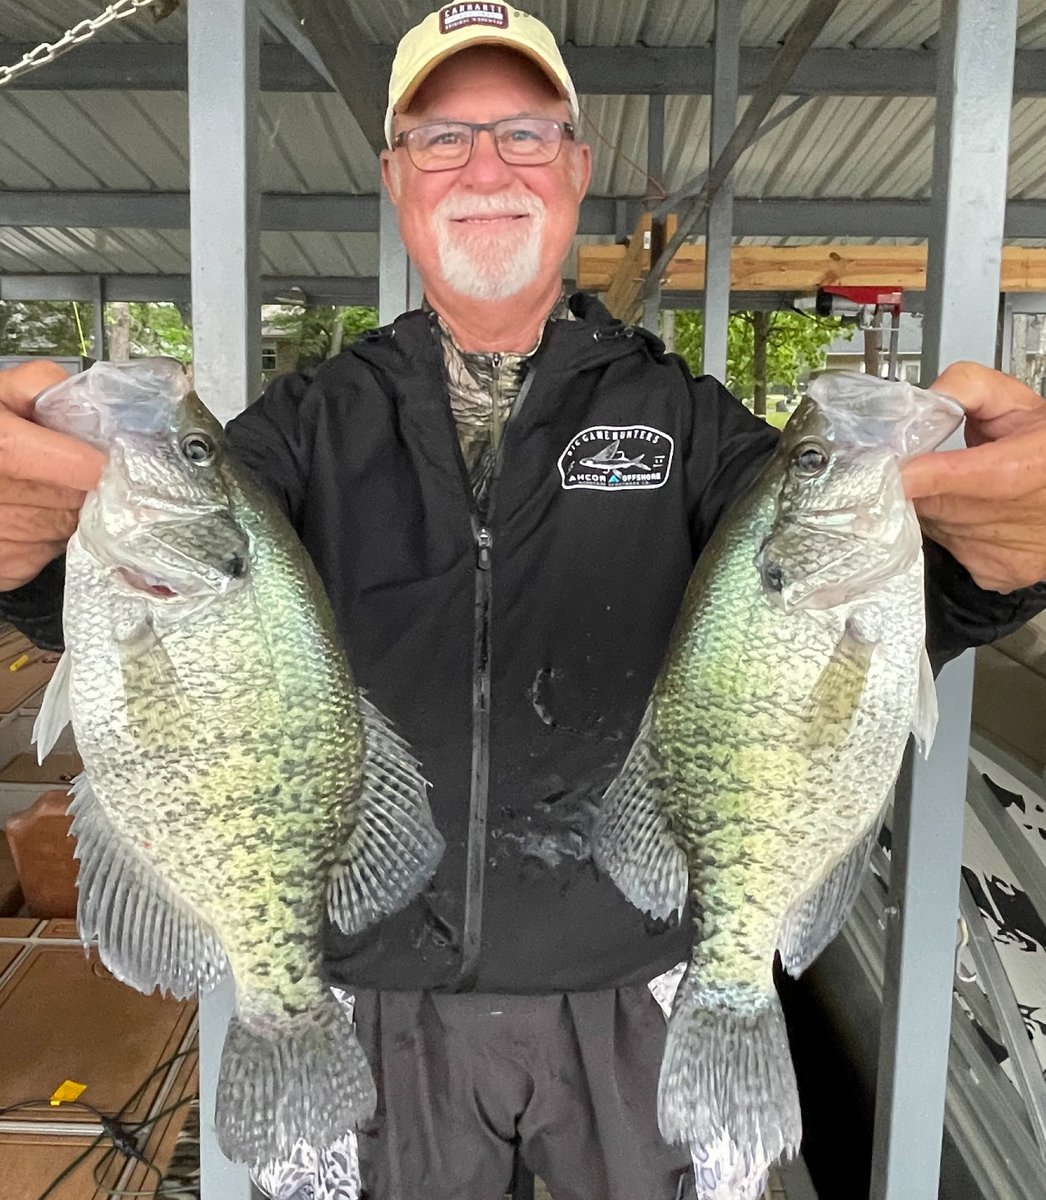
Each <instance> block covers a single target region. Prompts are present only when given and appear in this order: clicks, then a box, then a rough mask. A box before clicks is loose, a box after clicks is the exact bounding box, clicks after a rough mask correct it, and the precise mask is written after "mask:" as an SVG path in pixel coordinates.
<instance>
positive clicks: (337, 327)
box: [264, 304, 378, 370]
mask: <svg viewBox="0 0 1046 1200" xmlns="http://www.w3.org/2000/svg"><path fill="white" fill-rule="evenodd" d="M264 324H265V328H266V330H273V331H274V332H276V333H277V334H280V335H282V336H283V337H287V338H290V339H291V340H292V341H293V342H294V343H295V346H296V349H297V361H296V363H295V366H296V367H297V368H298V369H299V370H301V369H302V368H305V367H311V366H315V365H316V363H318V362H322V361H323V359H325V358H329V357H330V356H331V355H333V354H337V353H338V351H339V350H340V349H341V348H342V346H343V345H345V344H347V343H348V342H351V341H352V340H353V339H354V338H357V337H359V335H360V334H361V333H362V332H363V331H364V330H365V329H375V328H376V327H377V324H378V310H377V309H376V308H367V307H365V306H348V307H343V306H341V305H335V304H317V305H302V304H288V305H281V306H279V307H278V308H276V307H275V306H273V307H271V308H269V307H267V308H266V312H265V322H264Z"/></svg>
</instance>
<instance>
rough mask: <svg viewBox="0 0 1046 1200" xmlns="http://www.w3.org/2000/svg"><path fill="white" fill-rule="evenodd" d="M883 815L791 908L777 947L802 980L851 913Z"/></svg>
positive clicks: (793, 973) (787, 966)
mask: <svg viewBox="0 0 1046 1200" xmlns="http://www.w3.org/2000/svg"><path fill="white" fill-rule="evenodd" d="M881 825H882V814H880V815H879V816H878V817H877V818H876V819H875V820H874V821H873V822H872V824H871V826H870V828H869V829H868V830H867V832H866V833H865V834H864V835H863V836H862V837H861V838H860V839H859V840H858V841H857V842H856V843H855V845H854V846H853V848H852V849H851V850H850V851H849V852H848V853H846V854H845V855H843V857H842V858H841V859H840V860H839V862H837V863H836V864H835V866H834V867H833V868H832V870H831V871H829V873H828V874H827V875H826V876H825V877H824V879H823V880H821V882H820V883H818V884H817V885H815V886H814V887H813V888H812V889H811V890H810V891H808V892H807V893H806V894H805V895H803V896H801V897H800V898H799V899H798V900H797V901H796V902H795V904H793V905H792V907H791V908H790V909H789V911H788V914H787V915H786V917H785V919H784V921H783V922H782V924H781V931H780V933H779V934H778V938H777V948H778V950H779V951H780V953H781V965H782V966H783V967H784V969H785V970H786V971H787V972H788V974H789V975H791V976H792V977H793V978H795V979H798V978H799V976H800V975H801V974H802V973H803V972H804V971H805V970H806V968H807V967H808V966H810V964H811V963H812V962H813V961H814V959H816V958H817V956H818V955H819V954H820V953H821V951H822V950H824V948H825V947H826V946H827V945H828V943H829V942H830V941H832V940H833V939H834V938H835V936H836V934H837V933H838V932H839V930H840V929H842V927H843V925H844V923H845V921H846V918H847V917H848V916H849V915H850V909H851V908H853V905H854V901H855V900H856V899H857V893H858V891H859V890H860V887H861V881H862V880H863V879H864V873H865V871H866V869H867V867H868V860H869V859H870V858H871V856H872V850H873V849H874V848H875V843H876V841H877V840H878V837H879V828H880V826H881Z"/></svg>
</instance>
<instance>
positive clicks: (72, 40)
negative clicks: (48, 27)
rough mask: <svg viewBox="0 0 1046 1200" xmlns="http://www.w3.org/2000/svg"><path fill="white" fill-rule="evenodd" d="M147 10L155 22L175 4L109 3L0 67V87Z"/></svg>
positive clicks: (159, 0) (149, 0)
mask: <svg viewBox="0 0 1046 1200" xmlns="http://www.w3.org/2000/svg"><path fill="white" fill-rule="evenodd" d="M149 7H152V9H153V15H154V16H155V17H156V18H157V20H159V19H160V17H161V16H166V15H167V14H168V13H169V12H172V11H173V10H174V9H175V8H177V7H178V4H177V0H175V3H174V4H171V3H170V0H115V3H113V4H110V5H109V7H108V8H107V9H106V10H105V11H104V12H101V13H99V14H98V16H97V17H94V18H93V19H91V18H88V19H87V20H84V21H80V22H79V23H78V24H76V25H74V26H73V27H72V29H67V30H66V31H65V33H63V34H62V36H61V37H60V38H59V39H58V41H57V42H41V43H40V45H39V46H37V47H36V48H35V49H33V50H30V51H29V53H28V54H26V55H23V57H22V58H21V59H20V60H19V61H18V62H16V63H12V65H11V66H9V67H0V87H3V86H4V84H5V83H10V82H11V80H12V79H17V78H18V77H19V76H20V75H25V74H27V73H28V72H29V71H35V70H36V68H37V67H42V66H45V65H46V64H47V63H50V62H54V60H55V59H56V58H57V57H58V56H59V55H60V54H64V53H65V52H66V51H67V50H71V49H72V48H73V47H74V46H79V45H80V44H81V43H83V42H86V41H89V40H90V39H91V38H93V37H94V35H95V34H96V33H97V32H98V30H99V29H104V28H105V27H106V25H111V24H112V23H113V22H114V21H122V20H124V19H125V18H126V17H133V16H134V14H135V13H136V12H138V11H139V9H142V8H149Z"/></svg>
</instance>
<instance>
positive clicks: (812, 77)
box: [0, 0, 1046, 110]
mask: <svg viewBox="0 0 1046 1200" xmlns="http://www.w3.org/2000/svg"><path fill="white" fill-rule="evenodd" d="M298 2H301V0H296V3H298ZM317 23H318V18H317V16H316V14H315V13H313V15H312V16H311V17H310V20H309V22H307V24H306V26H305V29H306V30H307V31H308V32H309V34H310V36H311V40H312V43H313V45H315V46H318V47H320V48H321V51H322V46H323V39H322V37H321V35H320V30H319V29H318V28H317ZM342 36H344V32H343V33H342ZM360 46H361V50H362V53H361V54H360V55H359V56H358V57H357V58H355V59H354V60H353V63H352V73H353V74H355V73H356V69H357V68H358V67H359V66H360V65H361V64H363V63H364V62H365V63H366V66H365V67H364V68H363V70H364V71H365V72H369V75H370V76H371V77H373V78H377V79H378V80H379V81H380V87H378V88H377V90H376V91H374V92H373V93H362V89H361V88H359V87H356V88H355V91H356V92H360V93H362V94H361V99H363V100H369V102H370V104H371V106H372V107H374V108H376V109H379V110H380V108H381V107H382V99H383V97H384V95H385V90H386V88H387V85H388V71H389V67H390V66H391V64H392V56H393V53H394V47H392V46H367V45H365V44H364V43H362V42H361V43H360ZM30 49H32V47H31V46H28V45H23V44H21V43H14V42H0V63H11V62H17V61H18V60H19V59H20V58H21V57H22V55H23V54H24V53H26V51H28V50H30ZM563 55H564V58H565V59H566V62H567V66H568V67H569V69H570V72H571V75H572V76H573V79H574V83H575V85H576V86H577V90H578V91H579V92H580V93H581V94H582V95H588V96H618V95H649V94H655V95H657V94H662V95H678V96H699V95H710V94H711V91H712V57H713V52H712V49H711V48H710V47H708V46H698V47H686V46H666V47H653V46H569V45H568V46H566V47H564V51H563ZM775 55H776V49H775V48H764V47H748V48H745V49H742V51H741V63H740V76H739V89H740V91H741V92H742V93H743V94H748V93H751V92H754V91H756V90H757V89H758V88H759V86H760V85H761V84H762V82H763V81H764V80H765V79H766V76H767V74H768V73H769V70H770V66H771V63H772V62H773V60H774V57H775ZM324 62H325V64H326V66H327V68H328V69H329V70H330V71H331V75H332V77H334V78H335V79H339V81H340V68H339V73H338V74H336V73H335V71H334V69H333V68H332V66H331V63H330V62H327V59H326V58H325V59H324ZM935 71H936V58H935V55H934V53H933V51H931V50H855V49H843V48H832V47H829V48H817V49H813V50H809V51H807V53H806V56H805V57H804V59H803V61H802V62H801V63H800V64H799V66H798V67H797V68H796V70H795V73H794V74H793V76H792V79H791V81H790V83H789V85H788V91H787V94H788V95H792V96H847V95H852V96H933V95H934V94H935V82H934V81H935ZM362 77H363V76H362V74H360V78H362ZM344 83H345V86H348V85H349V84H350V83H351V84H354V83H355V79H352V80H345V81H344ZM185 86H186V64H185V46H184V45H179V44H173V43H155V42H149V43H145V42H141V43H133V42H104V43H101V42H100V43H92V42H89V43H86V44H85V45H83V46H78V47H77V48H76V50H75V52H73V53H71V54H66V55H64V56H63V57H61V58H59V59H57V60H56V61H55V62H53V63H50V64H48V65H47V66H46V67H42V68H41V69H40V70H37V71H30V72H29V73H28V74H26V75H22V76H20V77H19V78H18V79H16V80H13V81H12V82H11V83H10V84H9V85H8V87H9V88H11V89H15V90H21V91H91V90H97V89H105V90H113V89H129V90H137V91H153V92H156V91H161V92H170V91H175V92H178V91H184V90H185ZM261 87H262V90H263V91H268V92H329V91H330V90H331V88H330V84H329V83H328V82H327V81H326V80H325V79H324V78H323V77H322V75H321V74H319V73H318V72H317V71H316V70H315V69H314V68H313V67H312V66H310V65H309V63H308V62H307V61H306V60H305V59H304V58H303V57H302V56H301V54H300V53H299V52H298V51H297V50H296V49H295V48H294V47H293V46H290V45H285V44H281V43H275V42H263V44H262V47H261ZM1014 95H1015V96H1042V95H1046V50H1018V51H1017V56H1016V63H1015V69H1014Z"/></svg>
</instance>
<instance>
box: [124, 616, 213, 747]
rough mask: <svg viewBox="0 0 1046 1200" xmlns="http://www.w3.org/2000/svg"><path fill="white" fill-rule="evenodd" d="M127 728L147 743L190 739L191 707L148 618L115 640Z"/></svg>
mask: <svg viewBox="0 0 1046 1200" xmlns="http://www.w3.org/2000/svg"><path fill="white" fill-rule="evenodd" d="M117 646H118V650H119V654H120V673H121V675H122V676H123V685H124V699H125V702H126V708H127V727H128V729H129V730H130V731H131V733H132V734H133V736H134V737H135V739H136V740H137V741H138V742H140V743H142V744H144V745H146V746H150V747H152V746H157V745H158V746H163V747H165V748H169V747H170V744H171V739H172V737H179V738H182V739H185V740H187V741H188V740H190V739H191V738H192V737H193V736H194V735H193V730H194V728H195V719H194V712H193V707H192V704H191V702H190V699H189V696H188V694H187V692H186V689H185V684H184V683H183V681H182V679H181V678H180V677H179V675H178V670H177V668H176V667H175V665H174V662H173V660H172V659H171V656H170V654H169V653H168V650H167V647H166V646H165V645H164V643H163V638H161V637H160V636H159V634H157V632H156V630H155V629H154V628H153V625H152V622H151V621H148V620H147V621H144V622H142V623H141V624H140V625H139V626H138V627H137V628H136V629H135V630H134V633H133V634H132V635H131V636H129V637H126V638H124V639H122V640H120V641H119V642H118V643H117Z"/></svg>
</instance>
